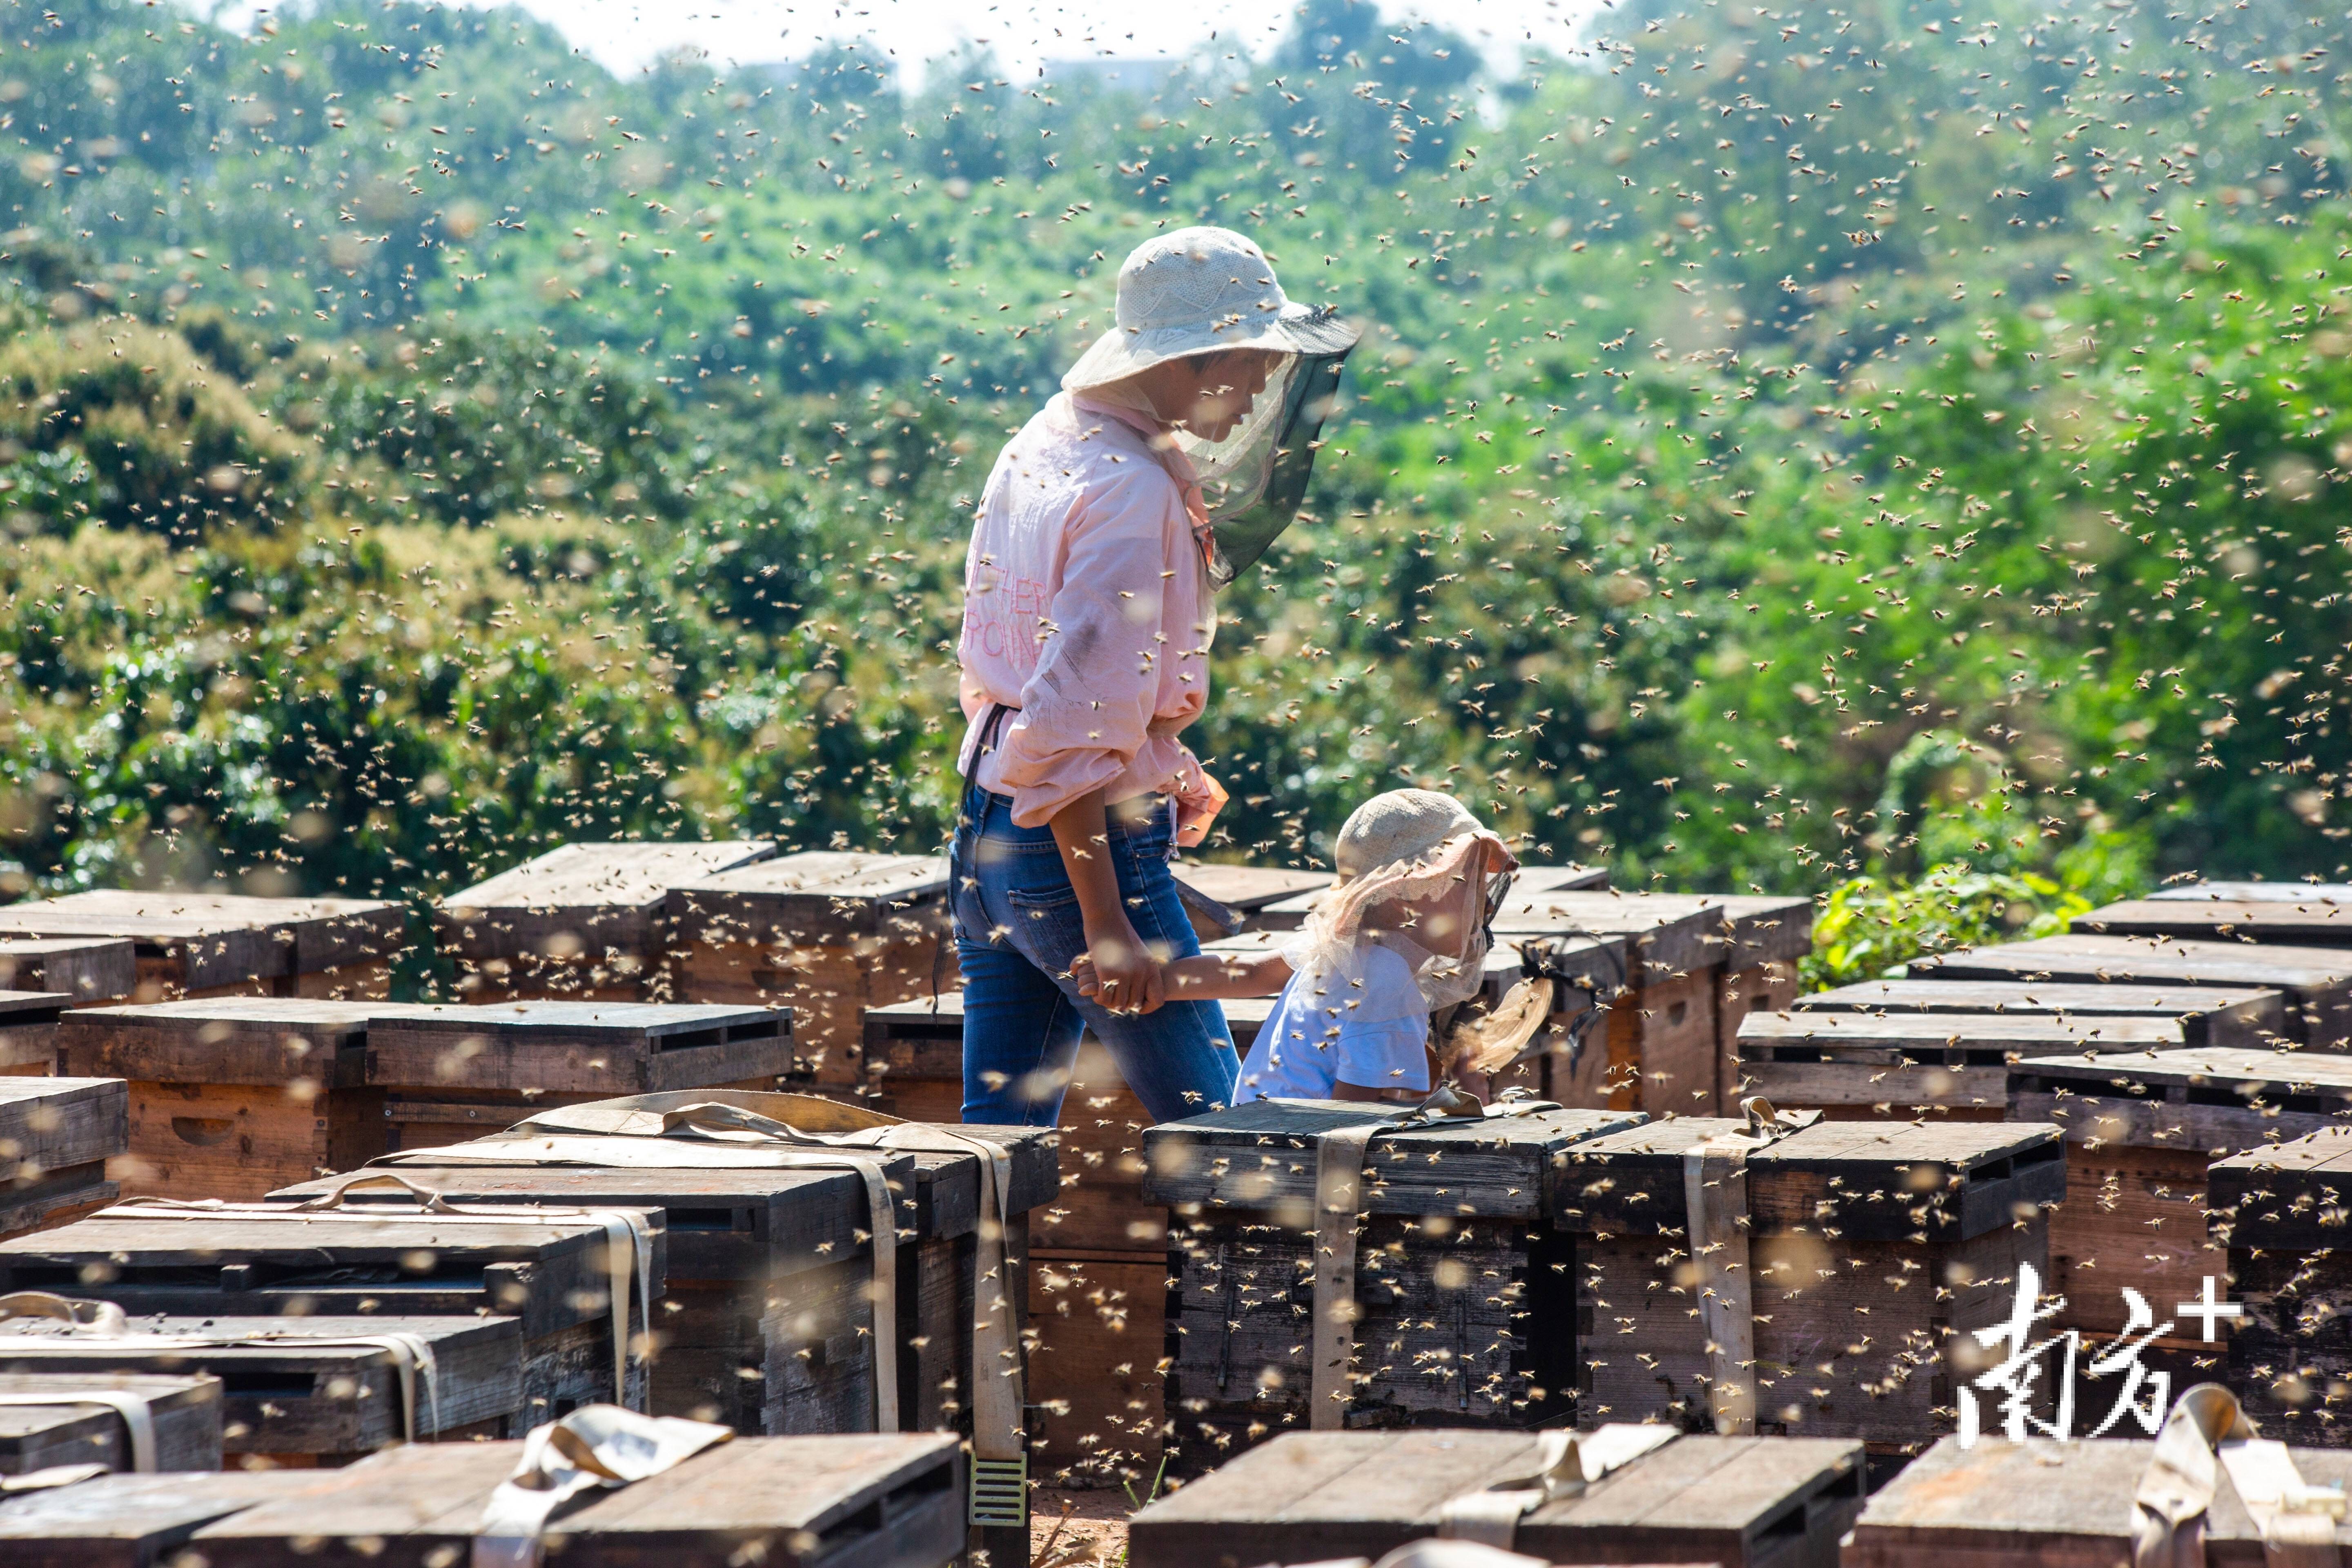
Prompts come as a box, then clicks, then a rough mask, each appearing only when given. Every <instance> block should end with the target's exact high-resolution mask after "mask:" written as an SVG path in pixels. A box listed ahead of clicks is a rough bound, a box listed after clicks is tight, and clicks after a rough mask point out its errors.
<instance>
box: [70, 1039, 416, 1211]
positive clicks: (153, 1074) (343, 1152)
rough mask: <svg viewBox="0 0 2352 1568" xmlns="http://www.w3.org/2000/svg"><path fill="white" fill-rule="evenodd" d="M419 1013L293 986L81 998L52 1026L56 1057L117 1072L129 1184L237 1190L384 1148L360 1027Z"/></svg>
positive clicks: (346, 1165) (178, 1192)
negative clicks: (272, 990)
mask: <svg viewBox="0 0 2352 1568" xmlns="http://www.w3.org/2000/svg"><path fill="white" fill-rule="evenodd" d="M427 1010H429V1009H424V1008H418V1007H415V1006H414V1005H406V1004H401V1003H393V1002H337V1001H328V1000H319V999H310V998H302V997H290V996H208V997H200V998H195V999H192V1000H188V1001H180V1002H154V1003H137V1004H133V1005H129V1006H121V1007H77V1008H75V1009H73V1010H72V1011H71V1012H69V1013H68V1014H67V1015H66V1016H64V1018H63V1019H62V1020H61V1021H60V1023H59V1025H58V1064H59V1067H60V1068H61V1069H62V1070H63V1071H65V1072H68V1073H72V1074H76V1075H79V1076H83V1077H91V1078H97V1077H105V1078H119V1079H124V1080H126V1084H127V1092H128V1097H129V1105H130V1118H129V1128H128V1141H127V1143H126V1146H125V1149H124V1150H123V1151H121V1152H122V1153H123V1155H124V1157H123V1158H122V1159H121V1160H119V1161H117V1162H116V1163H115V1164H114V1166H113V1167H112V1170H113V1174H114V1176H115V1179H116V1180H117V1181H118V1182H120V1183H121V1186H122V1189H123V1191H124V1192H126V1193H128V1194H132V1195H134V1196H143V1195H150V1194H152V1195H158V1196H165V1197H182V1198H226V1199H229V1200H232V1201H238V1200H244V1199H248V1198H257V1197H259V1196H260V1195H261V1194H264V1193H267V1192H268V1191H270V1190H271V1189H272V1188H275V1187H281V1186H285V1185H287V1184H289V1183H292V1182H302V1181H308V1180H310V1178H311V1177H312V1176H315V1175H318V1174H320V1173H321V1172H326V1171H348V1170H351V1169H352V1168H353V1167H355V1166H358V1165H362V1164H365V1163H367V1162H368V1161H369V1160H370V1159H373V1157H374V1156H376V1155H378V1154H381V1153H383V1151H384V1119H383V1103H384V1101H383V1093H382V1091H380V1090H375V1089H370V1088H369V1087H368V1086H367V1084H366V1081H365V1071H364V1061H365V1047H366V1045H367V1037H368V1029H369V1027H370V1026H371V1025H373V1023H375V1022H376V1021H377V1020H380V1019H383V1018H386V1017H390V1016H396V1015H398V1014H400V1013H402V1012H404V1011H427Z"/></svg>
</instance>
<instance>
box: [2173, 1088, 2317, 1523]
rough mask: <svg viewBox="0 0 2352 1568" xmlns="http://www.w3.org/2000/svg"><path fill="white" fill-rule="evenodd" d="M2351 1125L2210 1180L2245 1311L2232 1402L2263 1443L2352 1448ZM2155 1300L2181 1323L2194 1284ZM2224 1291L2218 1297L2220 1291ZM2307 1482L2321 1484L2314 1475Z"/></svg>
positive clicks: (2215, 1218) (2232, 1350)
mask: <svg viewBox="0 0 2352 1568" xmlns="http://www.w3.org/2000/svg"><path fill="white" fill-rule="evenodd" d="M2347 1196H2352V1128H2345V1127H2334V1128H2330V1129H2328V1130H2326V1131H2321V1132H2310V1133H2306V1134H2305V1135H2304V1136H2303V1137H2301V1138H2297V1139H2294V1140H2292V1141H2291V1142H2284V1143H2279V1144H2273V1145H2266V1146H2264V1147H2263V1148H2260V1149H2256V1150H2252V1151H2250V1152H2246V1153H2242V1154H2233V1155H2231V1156H2230V1157H2229V1158H2227V1159H2224V1160H2217V1161H2215V1162H2214V1163H2212V1164H2211V1165H2210V1166H2209V1167H2208V1168H2207V1171H2206V1205H2207V1207H2208V1209H2209V1210H2210V1224H2211V1234H2212V1238H2213V1241H2214V1244H2215V1245H2216V1246H2219V1247H2226V1248H2227V1249H2228V1257H2229V1265H2230V1272H2229V1285H2228V1289H2227V1299H2229V1300H2235V1301H2237V1302H2238V1303H2239V1304H2240V1305H2241V1306H2242V1307H2243V1309H2244V1311H2245V1315H2244V1317H2243V1318H2242V1320H2240V1321H2237V1322H2236V1323H2234V1324H2232V1325H2231V1326H2230V1327H2229V1328H2228V1329H2227V1330H2226V1332H2227V1333H2228V1334H2229V1339H2230V1345H2229V1355H2228V1365H2229V1375H2228V1377H2227V1378H2226V1379H2224V1381H2226V1382H2227V1383H2228V1384H2229V1385H2230V1389H2231V1392H2232V1393H2234V1394H2237V1396H2238V1398H2239V1400H2240V1402H2241V1403H2242V1404H2243V1405H2245V1407H2246V1413H2247V1415H2251V1416H2252V1418H2253V1420H2254V1422H2255V1424H2256V1425H2257V1426H2260V1427H2261V1428H2262V1430H2263V1435H2264V1436H2272V1437H2279V1438H2283V1439H2284V1440H2286V1441H2288V1442H2291V1443H2308V1444H2311V1445H2314V1446H2318V1447H2331V1448H2343V1447H2352V1413H2347V1408H2346V1396H2345V1390H2346V1388H2347V1385H2352V1348H2347V1344H2346V1339H2345V1333H2344V1327H2343V1323H2344V1318H2345V1314H2346V1313H2347V1311H2352V1248H2347V1247H2346V1245H2345V1239H2346V1237H2347V1235H2352V1228H2347V1215H2352V1205H2347ZM2180 1285H2181V1288H2180V1289H2179V1291H2178V1292H2177V1293H2174V1294H2172V1295H2170V1296H2169V1297H2168V1299H2166V1300H2162V1301H2160V1302H2155V1303H2151V1304H2152V1305H2154V1306H2155V1307H2156V1309H2157V1311H2158V1315H2159V1316H2173V1315H2175V1314H2174V1313H2173V1312H2172V1311H2170V1310H2168V1309H2170V1308H2171V1307H2172V1306H2173V1304H2174V1302H2175V1301H2176V1300H2183V1299H2188V1298H2193V1297H2195V1296H2197V1295H2198V1294H2199V1288H2198V1286H2197V1284H2196V1283H2195V1282H2194V1281H2191V1280H2187V1279H2184V1280H2182V1281H2181V1282H2180ZM2216 1294H2221V1291H2219V1290H2217V1292H2216ZM2304 1479H2306V1480H2311V1479H2321V1478H2316V1477H2314V1476H2313V1475H2312V1474H2311V1472H2309V1471H2307V1470H2306V1471H2305V1477H2304Z"/></svg>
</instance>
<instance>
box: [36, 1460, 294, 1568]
mask: <svg viewBox="0 0 2352 1568" xmlns="http://www.w3.org/2000/svg"><path fill="white" fill-rule="evenodd" d="M319 1480H320V1477H319V1475H318V1472H316V1471H314V1470H229V1471H226V1472H218V1471H215V1472H212V1473H205V1472H201V1471H180V1472H174V1473H168V1474H160V1475H152V1476H144V1475H121V1474H116V1475H104V1476H99V1477H96V1478H94V1479H90V1480H86V1481H82V1482H80V1483H79V1484H77V1485H74V1486H68V1487H51V1488H48V1489H45V1490H41V1491H34V1492H27V1493H25V1494H23V1495H22V1496H18V1497H12V1498H10V1499H8V1500H6V1501H5V1502H0V1561H5V1562H6V1563H8V1565H9V1568H182V1564H183V1563H184V1562H185V1560H184V1558H183V1557H182V1555H181V1550H180V1549H181V1548H182V1547H184V1546H185V1545H186V1544H187V1541H188V1538H189V1537H190V1536H192V1535H194V1533H195V1532H196V1531H198V1530H199V1529H201V1528H202V1527H203V1526H205V1525H206V1524H209V1523H211V1522H212V1521H214V1520H216V1519H220V1518H224V1517H226V1515H228V1514H232V1513H235V1512H236V1511H237V1510H240V1509H246V1508H250V1507H252V1506H253V1505H254V1504H255V1503H257V1502H263V1501H267V1500H270V1499H273V1498H280V1497H286V1496H289V1495H291V1494H292V1493H295V1492H299V1491H302V1490H304V1489H308V1488H310V1487H313V1486H316V1485H318V1484H319Z"/></svg>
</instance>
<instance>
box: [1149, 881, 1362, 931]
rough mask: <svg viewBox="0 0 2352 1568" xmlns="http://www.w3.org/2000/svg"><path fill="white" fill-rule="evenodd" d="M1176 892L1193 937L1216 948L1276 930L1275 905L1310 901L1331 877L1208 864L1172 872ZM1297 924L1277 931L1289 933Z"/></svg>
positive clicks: (1284, 923) (1286, 924) (1290, 923)
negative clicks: (1272, 922) (1271, 915)
mask: <svg viewBox="0 0 2352 1568" xmlns="http://www.w3.org/2000/svg"><path fill="white" fill-rule="evenodd" d="M1171 869H1173V871H1174V872H1175V875H1176V888H1177V892H1178V894H1179V896H1180V897H1181V898H1182V900H1183V902H1184V912H1185V913H1186V914H1187V915H1189V916H1191V917H1192V931H1193V934H1194V935H1196V936H1198V937H1199V938H1200V939H1201V940H1202V942H1214V941H1216V940H1218V939H1219V938H1221V937H1229V936H1234V935H1237V934H1239V933H1240V932H1243V931H1266V930H1273V929H1277V928H1276V927H1275V926H1269V925H1268V924H1267V923H1266V919H1267V915H1266V911H1267V910H1270V909H1272V908H1273V907H1274V906H1276V905H1277V904H1286V903H1288V902H1290V901H1291V900H1300V899H1309V898H1312V897H1313V896H1314V895H1315V894H1317V893H1319V892H1321V891H1322V890H1323V889H1325V888H1328V887H1329V886H1330V885H1331V873H1330V872H1328V871H1307V870H1301V869H1295V868H1289V867H1282V866H1217V865H1210V864H1207V863H1205V862H1202V863H1197V864H1189V865H1182V866H1177V867H1174V868H1171ZM1296 925H1297V921H1295V920H1290V921H1282V922H1281V923H1280V927H1279V929H1291V928H1292V927H1295V926H1296Z"/></svg>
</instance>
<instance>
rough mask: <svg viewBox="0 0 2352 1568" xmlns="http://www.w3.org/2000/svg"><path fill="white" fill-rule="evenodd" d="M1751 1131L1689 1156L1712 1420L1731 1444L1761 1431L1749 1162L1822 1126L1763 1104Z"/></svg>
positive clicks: (1693, 1245)
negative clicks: (1750, 1266) (1775, 1145)
mask: <svg viewBox="0 0 2352 1568" xmlns="http://www.w3.org/2000/svg"><path fill="white" fill-rule="evenodd" d="M1739 1110H1740V1114H1741V1115H1742V1116H1743V1117H1745V1118H1746V1120H1747V1126H1746V1127H1745V1128H1744V1129H1742V1130H1741V1131H1737V1132H1725V1133H1720V1134H1718V1135H1717V1136H1716V1137H1713V1138H1709V1139H1706V1141H1705V1142H1700V1143H1698V1144H1696V1145H1695V1146H1694V1147H1692V1148H1689V1149H1686V1150H1685V1151H1684V1152H1683V1204H1684V1209H1685V1217H1686V1219H1687V1221H1688V1224H1689V1227H1690V1228H1689V1229H1688V1231H1687V1232H1686V1233H1685V1234H1686V1236H1687V1237H1688V1239H1689V1243H1690V1255H1691V1263H1692V1266H1693V1267H1694V1268H1696V1269H1697V1270H1698V1271H1699V1280H1698V1318H1699V1326H1700V1329H1701V1331H1703V1332H1704V1333H1705V1334H1706V1393H1707V1405H1708V1414H1709V1415H1712V1416H1713V1417H1714V1420H1715V1429H1716V1430H1717V1431H1718V1432H1720V1433H1722V1434H1723V1435H1724V1436H1753V1435H1754V1433H1755V1431H1756V1319H1755V1316H1754V1301H1753V1291H1752V1289H1751V1287H1750V1276H1749V1274H1748V1155H1750V1154H1752V1153H1754V1152H1756V1151H1757V1150H1759V1149H1761V1148H1763V1147H1765V1146H1766V1145H1767V1144H1769V1143H1771V1142H1774V1141H1776V1140H1778V1139H1780V1138H1785V1137H1787V1136H1788V1135H1789V1134H1790V1133H1791V1132H1794V1131H1798V1130H1799V1129H1801V1128H1804V1127H1810V1126H1811V1125H1812V1124H1813V1123H1814V1122H1815V1121H1819V1120H1820V1119H1821V1112H1819V1111H1818V1110H1800V1111H1789V1112H1780V1111H1776V1110H1773V1109H1772V1104H1771V1102H1770V1101H1769V1100H1765V1099H1764V1098H1763V1097H1762V1096H1760V1095H1759V1096H1757V1097H1755V1098H1753V1099H1749V1100H1742V1101H1740V1103H1739Z"/></svg>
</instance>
